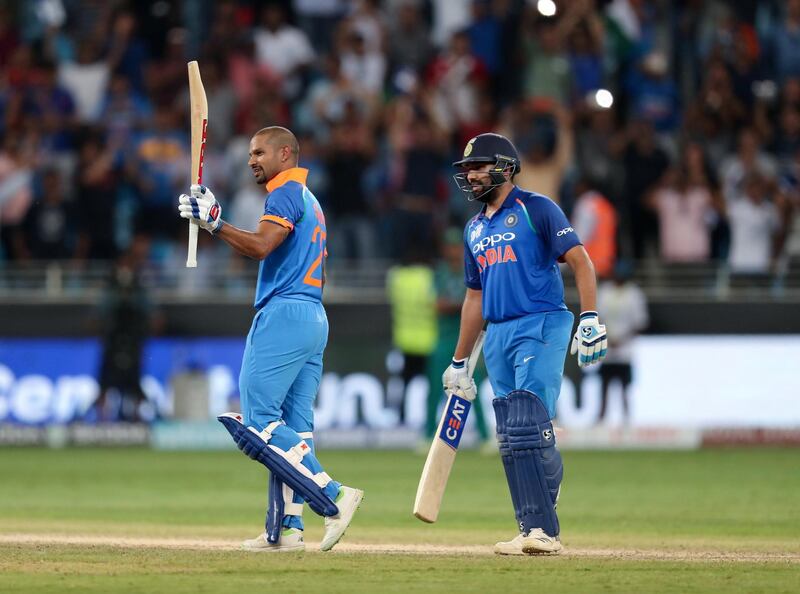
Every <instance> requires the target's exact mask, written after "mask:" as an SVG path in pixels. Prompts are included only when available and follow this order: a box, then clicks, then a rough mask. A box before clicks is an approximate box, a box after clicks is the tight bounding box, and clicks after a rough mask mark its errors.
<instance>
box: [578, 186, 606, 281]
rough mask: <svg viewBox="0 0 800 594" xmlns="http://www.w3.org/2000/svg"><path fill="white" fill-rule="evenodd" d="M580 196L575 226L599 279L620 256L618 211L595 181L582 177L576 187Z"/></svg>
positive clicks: (602, 277)
mask: <svg viewBox="0 0 800 594" xmlns="http://www.w3.org/2000/svg"><path fill="white" fill-rule="evenodd" d="M575 194H576V195H577V196H578V199H577V200H576V201H575V207H574V209H573V211H572V226H573V227H574V228H575V232H576V233H577V234H578V237H580V238H581V241H583V247H585V248H586V251H587V252H588V254H589V257H590V258H591V259H592V263H593V264H594V271H595V274H596V275H597V277H598V279H606V278H609V277H610V276H611V273H612V271H613V270H614V262H615V261H616V259H617V212H616V210H615V209H614V205H613V204H612V203H611V201H610V200H609V199H608V198H606V197H605V196H604V195H603V194H601V193H600V192H598V191H597V190H596V188H595V185H594V184H591V183H589V181H588V180H585V179H582V180H580V181H579V182H578V184H577V185H576V187H575Z"/></svg>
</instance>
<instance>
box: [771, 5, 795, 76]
mask: <svg viewBox="0 0 800 594" xmlns="http://www.w3.org/2000/svg"><path fill="white" fill-rule="evenodd" d="M785 6H786V12H785V19H784V22H783V23H781V24H780V25H778V26H777V27H775V28H774V29H773V31H772V32H771V36H770V37H771V39H770V40H768V41H770V42H771V44H772V63H773V65H774V69H775V75H776V78H777V79H778V81H779V82H780V83H782V82H784V81H785V80H786V79H787V78H789V77H792V76H794V77H797V76H800V0H786V5H785Z"/></svg>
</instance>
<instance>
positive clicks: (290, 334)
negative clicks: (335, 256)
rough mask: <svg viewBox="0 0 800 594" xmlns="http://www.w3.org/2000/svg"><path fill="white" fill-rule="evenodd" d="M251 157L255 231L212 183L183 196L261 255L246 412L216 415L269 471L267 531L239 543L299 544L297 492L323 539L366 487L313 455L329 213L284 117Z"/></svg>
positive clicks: (224, 233) (337, 531) (335, 531)
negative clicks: (227, 207) (258, 196)
mask: <svg viewBox="0 0 800 594" xmlns="http://www.w3.org/2000/svg"><path fill="white" fill-rule="evenodd" d="M249 154H250V160H249V161H248V165H249V166H250V168H251V170H252V171H253V177H254V178H255V181H256V183H257V184H259V185H265V187H266V191H267V192H268V193H269V194H268V196H267V199H266V202H265V206H264V214H263V216H262V217H261V218H260V220H259V222H258V227H257V229H256V231H254V232H253V231H245V230H243V229H239V228H237V227H234V226H233V225H231V224H229V223H226V222H225V221H223V220H222V207H221V206H220V204H219V203H218V202H217V200H216V199H215V198H214V194H213V193H212V192H211V190H210V189H209V188H206V187H205V186H200V185H193V186H192V187H191V190H190V194H189V195H186V194H183V195H181V196H180V198H179V207H178V208H179V210H180V214H181V216H182V217H183V218H185V219H189V220H190V221H195V222H196V223H197V224H199V225H200V226H201V227H202V228H203V229H205V230H207V231H208V232H210V233H211V234H212V235H214V236H215V237H218V238H220V239H222V240H224V241H225V242H226V243H227V244H228V245H230V246H231V247H232V248H233V249H235V250H236V251H237V252H239V253H240V254H242V255H245V256H249V257H251V258H254V259H257V260H260V264H259V269H258V282H257V285H256V299H255V308H256V310H257V313H256V315H255V318H254V319H253V324H252V327H251V328H250V332H249V334H248V335H247V342H246V344H245V351H244V355H243V357H242V370H241V374H240V377H239V393H240V397H241V403H242V406H241V408H242V414H237V413H225V414H223V415H220V416H219V417H218V419H219V421H220V422H221V423H222V424H223V425H224V426H225V428H226V429H227V430H228V431H229V432H230V434H231V436H232V437H233V439H234V441H235V442H236V445H237V446H238V447H239V449H241V450H242V451H243V452H244V453H245V454H246V455H248V456H249V457H250V458H252V459H254V460H257V461H258V462H261V463H262V464H263V465H264V466H266V467H267V468H268V469H269V471H270V483H269V509H268V511H267V521H266V531H265V532H264V533H263V534H261V535H259V536H258V537H256V538H254V539H251V540H247V541H245V542H244V543H243V548H245V549H246V550H250V551H258V552H274V551H292V550H304V549H305V543H304V541H303V520H302V517H301V514H302V511H303V502H304V501H306V502H308V504H309V507H311V509H312V510H313V511H315V512H316V513H318V514H319V515H321V516H324V517H325V535H324V536H323V539H322V543H321V545H320V548H321V549H322V550H323V551H327V550H330V549H331V548H333V546H334V545H335V544H336V543H337V542H339V539H341V537H342V535H343V534H344V531H345V529H346V528H347V527H348V525H349V524H350V521H351V520H352V518H353V515H354V514H355V512H356V510H357V509H358V507H359V505H360V504H361V501H362V499H363V497H364V492H363V491H361V490H359V489H353V488H351V487H346V486H344V485H341V484H340V483H338V482H336V481H334V480H332V479H331V477H330V476H329V475H328V474H327V473H325V472H324V471H323V469H322V465H321V464H320V462H319V460H318V459H317V457H316V455H315V451H314V442H313V434H312V431H313V428H314V418H313V405H314V399H315V397H316V395H317V390H318V389H319V384H320V380H321V377H322V354H323V351H324V349H325V346H326V344H327V342H328V319H327V316H326V314H325V308H324V307H323V306H322V289H323V286H324V284H325V259H326V257H327V249H326V240H327V231H326V226H325V215H324V214H323V212H322V208H321V207H320V205H319V202H318V201H317V199H316V198H315V197H314V194H312V193H311V191H310V190H309V189H308V187H306V179H307V177H308V170H307V169H304V168H302V167H298V166H297V164H298V158H299V154H300V147H299V144H298V142H297V139H296V138H295V136H294V134H292V132H290V131H289V130H287V129H286V128H282V127H280V126H271V127H268V128H263V129H261V130H259V131H258V132H256V134H255V135H254V136H253V137H252V139H251V140H250V151H249Z"/></svg>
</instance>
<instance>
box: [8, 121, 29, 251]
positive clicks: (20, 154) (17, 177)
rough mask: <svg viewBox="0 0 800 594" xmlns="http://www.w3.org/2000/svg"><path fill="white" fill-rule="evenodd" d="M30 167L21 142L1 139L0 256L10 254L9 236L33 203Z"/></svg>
mask: <svg viewBox="0 0 800 594" xmlns="http://www.w3.org/2000/svg"><path fill="white" fill-rule="evenodd" d="M34 164H35V162H34V159H33V155H32V154H31V152H30V150H28V149H26V147H25V144H24V143H23V142H22V141H21V139H19V138H15V137H13V136H7V137H6V138H5V141H4V143H3V147H2V150H0V242H1V243H0V255H2V253H3V252H5V253H7V254H12V253H13V252H14V249H13V247H12V245H11V244H12V241H11V236H10V233H9V232H10V231H11V230H12V229H14V228H15V227H16V226H17V225H19V224H20V223H21V222H22V221H23V219H24V218H25V213H26V212H28V208H29V207H30V204H31V201H32V199H33V166H34ZM22 231H23V232H24V231H25V230H22ZM24 240H25V241H27V238H24Z"/></svg>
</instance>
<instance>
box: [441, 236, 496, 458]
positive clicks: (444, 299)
mask: <svg viewBox="0 0 800 594" xmlns="http://www.w3.org/2000/svg"><path fill="white" fill-rule="evenodd" d="M433 275H434V277H433V278H434V287H435V291H436V313H437V320H436V327H437V338H436V346H435V347H434V349H433V352H432V353H431V355H430V357H428V363H427V375H428V383H429V384H430V390H429V392H428V414H427V417H426V421H425V437H426V438H427V441H426V445H425V448H426V449H427V446H428V444H429V443H430V439H431V438H432V437H433V436H434V434H435V433H436V426H437V424H438V422H439V415H438V414H437V412H438V409H439V405H440V404H441V403H442V400H443V398H445V393H444V392H443V391H442V387H441V386H442V369H445V368H446V367H447V366H448V365H449V364H450V361H451V360H452V358H453V350H454V349H455V346H456V343H457V342H458V333H459V329H460V326H461V306H462V305H463V303H464V296H465V295H466V292H467V288H466V286H465V285H464V234H463V232H462V231H461V229H458V228H456V227H451V228H449V229H447V230H446V231H445V233H444V234H443V241H442V249H441V257H440V259H439V260H438V261H437V262H436V264H435V266H434V273H433ZM485 377H486V370H485V369H484V368H483V365H479V366H477V367H476V369H475V375H474V378H475V384H476V385H478V386H480V385H481V382H483V380H484V378H485ZM473 405H474V406H475V424H476V426H477V428H478V434H479V436H480V438H481V440H482V441H487V440H488V439H489V432H488V429H487V427H486V419H485V417H484V415H483V407H482V403H481V399H480V398H476V399H475V401H474V402H473Z"/></svg>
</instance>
